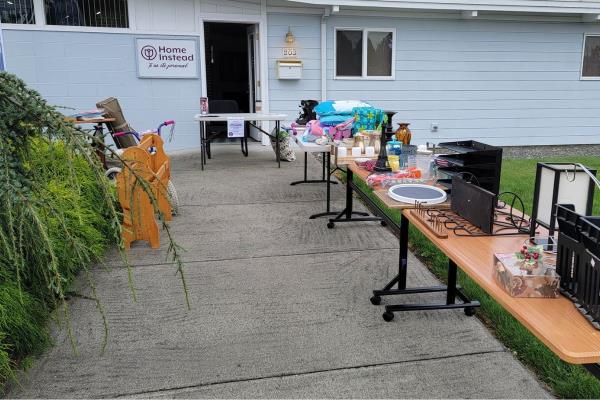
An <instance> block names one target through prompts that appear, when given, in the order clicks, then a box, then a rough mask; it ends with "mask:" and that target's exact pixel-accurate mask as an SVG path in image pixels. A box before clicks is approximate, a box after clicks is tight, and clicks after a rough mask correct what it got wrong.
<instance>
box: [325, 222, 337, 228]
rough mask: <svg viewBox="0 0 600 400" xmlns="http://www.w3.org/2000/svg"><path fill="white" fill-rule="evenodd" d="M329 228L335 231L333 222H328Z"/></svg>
mask: <svg viewBox="0 0 600 400" xmlns="http://www.w3.org/2000/svg"><path fill="white" fill-rule="evenodd" d="M327 227H328V228H329V229H333V228H334V227H335V224H334V223H333V222H331V221H330V222H328V223H327Z"/></svg>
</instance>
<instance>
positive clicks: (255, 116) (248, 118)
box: [194, 113, 287, 171]
mask: <svg viewBox="0 0 600 400" xmlns="http://www.w3.org/2000/svg"><path fill="white" fill-rule="evenodd" d="M286 118H287V115H285V114H263V113H231V114H227V113H222V114H196V115H195V116H194V120H196V121H198V122H199V124H200V150H201V153H200V161H201V167H202V170H203V171H204V166H205V165H206V159H207V158H208V155H207V148H206V147H207V146H206V145H207V143H208V141H209V139H208V138H207V137H206V123H207V122H227V120H228V119H238V120H239V119H241V120H243V121H244V122H247V123H249V124H250V125H252V126H254V127H255V128H256V129H258V130H259V131H260V132H262V133H264V134H265V135H267V136H269V137H270V138H273V139H275V153H276V154H275V157H276V159H277V164H278V166H279V168H281V160H280V157H279V130H280V128H281V121H283V120H285V119H286ZM257 121H273V122H275V133H274V134H271V133H269V132H267V131H265V130H263V129H262V128H260V127H258V126H257V125H256V124H254V122H257ZM246 135H247V133H244V138H242V153H243V154H244V155H245V156H248V146H247V144H246V149H245V150H244V143H243V142H244V140H245V139H246Z"/></svg>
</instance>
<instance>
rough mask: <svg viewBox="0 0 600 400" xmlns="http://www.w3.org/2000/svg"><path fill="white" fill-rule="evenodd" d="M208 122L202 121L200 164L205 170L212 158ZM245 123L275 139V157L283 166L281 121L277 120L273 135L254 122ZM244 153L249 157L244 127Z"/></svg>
mask: <svg viewBox="0 0 600 400" xmlns="http://www.w3.org/2000/svg"><path fill="white" fill-rule="evenodd" d="M206 122H207V121H200V166H201V168H202V171H204V166H205V165H206V160H207V159H210V158H211V154H210V141H211V138H208V137H207V135H206ZM245 123H248V124H250V125H252V126H253V127H255V128H256V129H258V130H259V131H260V132H262V133H264V134H265V135H267V136H269V137H270V138H273V139H275V153H276V154H275V159H276V161H277V166H278V168H281V157H280V156H279V152H280V143H279V130H280V124H281V121H275V134H273V135H272V134H270V133H269V132H267V131H264V130H263V129H261V128H259V127H258V126H256V125H255V124H253V123H252V122H250V121H245ZM242 153H243V154H244V156H246V157H248V133H247V132H246V129H244V137H243V138H242Z"/></svg>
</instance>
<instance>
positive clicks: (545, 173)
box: [536, 164, 591, 228]
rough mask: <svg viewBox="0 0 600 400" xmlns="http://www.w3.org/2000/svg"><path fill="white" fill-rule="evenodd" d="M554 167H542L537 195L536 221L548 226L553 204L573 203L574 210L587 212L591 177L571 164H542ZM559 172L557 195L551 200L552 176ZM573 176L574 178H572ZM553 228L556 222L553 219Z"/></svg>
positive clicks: (582, 212) (552, 189)
mask: <svg viewBox="0 0 600 400" xmlns="http://www.w3.org/2000/svg"><path fill="white" fill-rule="evenodd" d="M544 165H545V166H548V167H551V168H554V170H553V169H550V168H542V170H541V175H540V192H539V197H538V203H537V205H538V208H537V217H536V219H537V221H538V222H541V223H543V224H545V225H546V226H550V222H551V217H552V211H553V209H554V205H555V204H573V205H574V206H575V212H576V213H578V214H583V215H585V214H586V212H587V206H588V199H589V191H590V187H591V186H590V183H591V178H590V177H589V176H588V175H587V174H586V173H585V172H584V171H583V170H581V169H579V168H578V169H577V170H575V169H574V167H573V165H562V164H544ZM555 174H560V178H559V181H558V197H557V200H556V202H555V203H553V201H552V194H553V193H554V177H555ZM573 177H575V179H573ZM555 228H558V224H557V223H556V221H555Z"/></svg>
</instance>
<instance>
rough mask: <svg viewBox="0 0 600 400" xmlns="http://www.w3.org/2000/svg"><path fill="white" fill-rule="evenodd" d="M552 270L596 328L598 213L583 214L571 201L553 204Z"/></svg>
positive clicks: (599, 310) (599, 304)
mask: <svg viewBox="0 0 600 400" xmlns="http://www.w3.org/2000/svg"><path fill="white" fill-rule="evenodd" d="M556 219H557V221H558V227H559V233H558V245H557V255H556V272H557V273H558V275H560V289H561V292H562V293H563V294H564V295H565V296H567V297H568V298H569V299H571V301H573V303H575V306H576V307H577V309H578V310H579V311H580V312H581V313H582V314H583V315H584V316H585V317H586V319H588V320H589V321H590V323H591V324H592V325H593V326H594V327H595V328H596V329H599V330H600V255H599V254H598V253H600V248H599V246H598V241H597V239H598V237H600V227H599V226H598V222H600V217H584V216H582V215H579V214H577V213H576V212H575V211H574V207H573V206H572V205H564V204H559V205H557V206H556Z"/></svg>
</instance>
